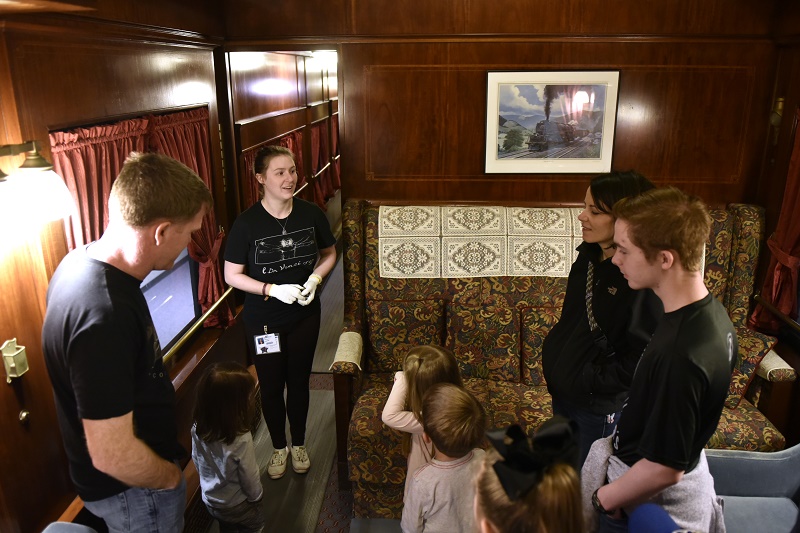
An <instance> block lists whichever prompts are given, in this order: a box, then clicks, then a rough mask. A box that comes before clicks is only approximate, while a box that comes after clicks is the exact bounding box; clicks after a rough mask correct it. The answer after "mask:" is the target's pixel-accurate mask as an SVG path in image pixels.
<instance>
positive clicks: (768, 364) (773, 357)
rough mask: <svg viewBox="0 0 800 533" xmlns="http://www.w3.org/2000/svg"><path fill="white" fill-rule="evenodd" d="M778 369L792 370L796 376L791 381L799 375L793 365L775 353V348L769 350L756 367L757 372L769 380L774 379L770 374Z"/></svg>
mask: <svg viewBox="0 0 800 533" xmlns="http://www.w3.org/2000/svg"><path fill="white" fill-rule="evenodd" d="M778 370H790V371H791V374H792V375H793V376H794V377H793V378H792V379H791V380H789V381H794V379H795V378H796V377H797V373H796V372H795V371H794V369H793V368H792V366H791V365H790V364H789V363H787V362H786V361H784V360H783V358H782V357H781V356H780V355H778V354H777V353H775V351H774V350H770V351H768V352H767V355H765V356H764V359H762V360H761V363H760V364H759V365H758V367H757V368H756V374H757V375H759V376H761V377H762V378H764V379H766V380H767V381H773V380H772V379H770V374H771V373H773V372H777V371H778Z"/></svg>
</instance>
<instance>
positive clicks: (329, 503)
mask: <svg viewBox="0 0 800 533" xmlns="http://www.w3.org/2000/svg"><path fill="white" fill-rule="evenodd" d="M337 475H338V468H337V466H336V461H333V467H332V468H331V473H330V476H329V477H328V483H327V484H326V486H325V495H324V497H323V499H322V509H320V512H319V517H318V518H317V529H316V531H315V533H349V531H350V518H351V516H352V513H353V493H352V492H350V491H340V490H339V484H338V483H337V482H336V480H337Z"/></svg>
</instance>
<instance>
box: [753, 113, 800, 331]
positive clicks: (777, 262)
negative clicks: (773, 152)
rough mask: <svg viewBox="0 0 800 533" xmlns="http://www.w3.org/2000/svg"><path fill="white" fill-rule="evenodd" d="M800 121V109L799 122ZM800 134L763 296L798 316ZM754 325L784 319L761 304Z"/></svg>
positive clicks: (766, 327)
mask: <svg viewBox="0 0 800 533" xmlns="http://www.w3.org/2000/svg"><path fill="white" fill-rule="evenodd" d="M798 123H800V110H798V111H797V112H796V115H795V124H798ZM798 210H800V135H797V134H795V139H794V146H793V147H792V156H791V159H790V161H789V172H788V173H787V176H786V188H785V190H784V194H783V204H782V205H781V214H780V217H779V218H778V226H777V228H776V229H775V233H773V234H772V235H770V237H769V239H768V240H767V245H768V246H769V249H770V251H771V252H772V258H771V259H770V262H769V269H768V270H767V279H766V280H764V287H763V288H762V289H761V296H762V297H763V298H764V299H765V300H767V301H768V302H770V303H771V304H772V305H773V306H775V307H776V308H777V309H778V310H779V311H781V312H782V313H784V314H785V315H787V316H789V317H791V318H793V319H796V318H797V269H798V267H800V217H798V216H797V212H798ZM750 325H751V326H753V327H756V328H758V329H761V330H763V331H767V332H771V333H775V332H777V330H778V328H779V325H780V321H779V320H778V319H777V318H776V317H775V316H774V315H773V314H772V313H771V312H770V311H769V310H767V309H765V308H764V307H763V306H762V305H757V306H756V308H755V311H753V314H752V316H751V317H750Z"/></svg>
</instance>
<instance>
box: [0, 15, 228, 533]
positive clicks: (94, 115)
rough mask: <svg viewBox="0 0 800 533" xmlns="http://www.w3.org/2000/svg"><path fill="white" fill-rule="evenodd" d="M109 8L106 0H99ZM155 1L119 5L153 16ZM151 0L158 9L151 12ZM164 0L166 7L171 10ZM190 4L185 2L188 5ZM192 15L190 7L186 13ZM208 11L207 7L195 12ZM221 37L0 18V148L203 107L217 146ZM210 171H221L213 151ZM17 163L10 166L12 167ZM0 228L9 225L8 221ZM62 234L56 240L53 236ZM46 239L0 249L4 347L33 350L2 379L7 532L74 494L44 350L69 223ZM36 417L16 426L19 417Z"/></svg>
mask: <svg viewBox="0 0 800 533" xmlns="http://www.w3.org/2000/svg"><path fill="white" fill-rule="evenodd" d="M99 3H103V2H99ZM154 4H155V3H154V2H146V3H145V4H142V5H140V6H135V2H125V3H120V4H119V6H116V5H115V8H117V7H119V9H122V8H124V7H125V6H127V7H128V8H130V9H133V10H134V11H137V13H138V16H140V17H143V20H147V19H148V17H154V18H157V15H158V11H157V10H155V8H154V7H153V6H154ZM147 5H150V8H149V9H151V10H155V11H151V12H150V14H149V15H148V17H144V15H143V13H145V12H147V11H146V10H147V9H148V8H147ZM174 7H175V6H174V5H171V4H170V3H169V2H167V3H165V8H164V10H165V13H168V14H169V13H172V14H175V12H174V10H173V9H171V8H174ZM186 7H187V9H188V3H187V4H186ZM185 14H186V15H189V14H188V13H185ZM206 16H207V17H208V18H210V17H211V13H207V14H206V15H203V16H202V17H200V19H197V18H195V17H192V16H187V18H186V27H193V26H194V25H193V24H192V23H191V20H199V23H198V26H199V27H204V26H205V25H206V23H205V22H203V20H204V19H205V18H206ZM218 46H221V41H212V40H208V39H206V38H205V37H203V36H201V35H199V34H196V33H192V32H189V31H178V32H169V31H165V30H161V29H155V28H146V27H142V26H139V25H123V24H119V23H117V22H113V23H112V22H103V21H99V22H98V21H92V20H89V19H87V18H84V17H66V16H64V17H61V16H47V15H40V16H38V17H35V18H34V17H13V18H8V19H6V20H4V21H2V35H0V114H2V125H3V127H2V128H0V144H6V143H18V142H21V141H24V140H29V139H36V140H38V141H39V143H40V144H41V145H42V148H43V153H44V155H45V156H46V157H48V158H49V157H50V155H49V140H48V133H49V131H51V130H55V129H61V128H66V127H73V126H78V125H86V124H93V123H100V122H106V121H110V120H115V119H117V118H119V117H126V116H133V115H141V114H145V113H149V112H153V111H159V110H170V109H179V108H185V107H193V106H198V105H207V106H209V108H210V114H211V117H212V118H211V121H212V124H211V128H210V131H211V136H212V139H209V142H210V143H211V146H219V128H218V126H217V118H216V117H217V104H216V85H215V72H214V62H213V50H214V48H215V47H218ZM212 157H213V161H212V168H213V169H214V174H215V175H216V176H221V167H222V162H221V158H220V153H219V151H218V150H212ZM10 163H12V162H11V161H10V160H7V159H5V160H4V161H3V166H4V168H5V169H6V170H7V171H8V170H10V168H9V165H10ZM214 189H215V191H214V192H215V196H216V197H217V198H218V201H217V202H216V204H217V209H218V215H220V216H223V217H224V216H225V215H226V212H225V207H224V206H225V202H224V192H223V189H224V184H223V183H222V180H218V181H216V182H215V187H214ZM2 231H3V232H13V231H15V229H14V228H13V227H9V226H5V227H3V229H2ZM59 231H60V235H58V233H59ZM50 236H51V237H53V238H52V241H53V242H52V243H51V242H49V241H50V240H51V239H50V238H45V239H44V240H41V241H37V242H36V243H34V244H32V245H29V246H26V247H17V248H15V249H13V250H3V251H2V274H0V294H3V309H4V310H5V311H4V312H3V313H2V316H1V317H0V343H1V342H3V341H4V340H5V339H10V338H13V337H16V338H17V340H18V342H19V343H20V344H22V345H25V346H26V347H27V354H28V361H29V366H30V370H29V371H28V373H27V374H25V375H24V376H23V377H22V378H21V379H19V380H17V381H16V382H15V383H13V384H12V385H11V386H5V384H3V385H2V386H0V404H1V405H2V406H3V407H2V412H3V417H2V418H0V435H2V439H0V472H2V474H0V475H2V483H0V531H3V532H4V533H6V532H7V533H34V532H38V531H41V530H42V529H43V528H44V526H45V525H46V524H47V523H49V522H51V521H54V520H56V519H57V518H58V517H59V516H60V515H61V513H62V512H63V511H64V510H65V508H66V506H67V505H68V504H69V503H70V502H71V501H72V499H73V498H74V496H75V494H74V492H72V489H71V486H70V483H69V478H68V476H67V467H66V462H65V457H64V453H63V451H62V449H61V438H60V436H59V432H58V425H57V422H56V419H55V408H54V405H53V399H52V398H53V396H52V389H51V387H50V382H49V379H48V377H47V372H46V369H45V367H44V360H43V355H42V350H41V339H40V337H41V325H42V321H43V318H44V310H45V305H44V300H45V291H46V289H47V283H48V281H49V277H50V275H51V274H52V271H53V269H54V266H55V265H56V264H57V263H58V262H59V261H60V259H61V258H62V257H63V255H64V253H65V252H66V249H65V247H64V246H65V245H64V236H63V230H60V228H59V229H58V230H57V231H55V232H53V231H51V233H50ZM23 410H27V411H29V412H30V418H29V422H28V423H27V424H21V423H20V422H19V419H18V414H19V413H20V412H21V411H23Z"/></svg>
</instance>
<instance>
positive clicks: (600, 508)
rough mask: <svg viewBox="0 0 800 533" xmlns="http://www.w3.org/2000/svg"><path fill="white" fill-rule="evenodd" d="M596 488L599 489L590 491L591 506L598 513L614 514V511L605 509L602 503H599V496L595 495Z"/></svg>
mask: <svg viewBox="0 0 800 533" xmlns="http://www.w3.org/2000/svg"><path fill="white" fill-rule="evenodd" d="M598 490H600V489H599V488H598V489H596V490H595V491H594V492H593V493H592V507H594V510H595V511H597V512H598V513H600V514H609V515H610V514H614V512H615V511H607V510H606V508H605V507H603V504H602V503H600V498H598V497H597V491H598Z"/></svg>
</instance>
